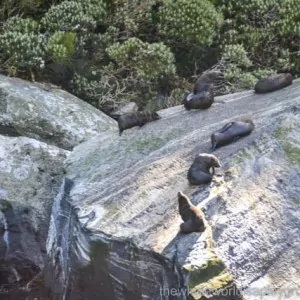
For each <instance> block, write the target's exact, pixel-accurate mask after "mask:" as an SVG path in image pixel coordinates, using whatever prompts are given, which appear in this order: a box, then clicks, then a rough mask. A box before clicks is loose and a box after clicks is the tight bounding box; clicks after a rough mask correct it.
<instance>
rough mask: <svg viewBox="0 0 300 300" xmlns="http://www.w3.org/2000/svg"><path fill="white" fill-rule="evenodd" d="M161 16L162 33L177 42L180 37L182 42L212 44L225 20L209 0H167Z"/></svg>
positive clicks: (160, 27)
mask: <svg viewBox="0 0 300 300" xmlns="http://www.w3.org/2000/svg"><path fill="white" fill-rule="evenodd" d="M159 16H160V24H159V30H160V33H161V34H162V35H163V36H165V37H166V38H167V39H168V40H170V39H172V41H173V42H174V43H175V44H176V43H177V41H178V39H179V42H180V43H187V42H188V43H195V42H196V43H200V44H202V45H211V44H212V42H213V39H214V37H216V35H217V34H218V30H219V28H220V26H221V24H222V20H223V18H222V14H220V13H219V12H217V11H216V9H215V7H214V5H213V4H211V3H210V2H209V1H207V0H178V1H172V0H166V1H164V2H163V5H162V6H161V8H160V12H159ZM172 41H171V42H172Z"/></svg>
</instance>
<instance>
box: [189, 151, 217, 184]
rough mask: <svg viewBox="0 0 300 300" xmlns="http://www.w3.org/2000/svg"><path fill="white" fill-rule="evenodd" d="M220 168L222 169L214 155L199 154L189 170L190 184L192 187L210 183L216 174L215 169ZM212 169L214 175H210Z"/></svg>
mask: <svg viewBox="0 0 300 300" xmlns="http://www.w3.org/2000/svg"><path fill="white" fill-rule="evenodd" d="M219 167H221V163H220V161H219V160H218V159H217V158H216V157H215V156H214V155H212V154H206V153H201V154H199V155H198V156H197V157H196V158H195V160H194V162H193V163H192V165H191V166H190V168H189V170H188V174H187V178H188V180H189V183H190V184H192V185H199V184H203V183H209V182H210V181H211V180H212V177H213V175H214V174H215V168H219ZM210 169H212V173H210Z"/></svg>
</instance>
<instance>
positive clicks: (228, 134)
mask: <svg viewBox="0 0 300 300" xmlns="http://www.w3.org/2000/svg"><path fill="white" fill-rule="evenodd" d="M253 129H254V124H253V122H252V121H251V120H243V121H235V122H230V123H227V124H225V125H224V126H223V127H222V128H221V129H220V130H218V131H217V132H215V133H213V134H212V135H211V147H212V150H215V149H216V148H218V147H220V146H224V145H227V144H230V143H232V142H233V141H235V140H237V139H239V138H241V137H244V136H246V135H249V134H250V133H251V132H252V130H253Z"/></svg>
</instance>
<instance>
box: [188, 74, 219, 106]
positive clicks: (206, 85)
mask: <svg viewBox="0 0 300 300" xmlns="http://www.w3.org/2000/svg"><path fill="white" fill-rule="evenodd" d="M219 74H220V73H219V72H216V71H210V72H205V73H203V74H202V75H201V76H200V77H199V78H198V79H197V81H196V83H195V85H194V89H193V92H192V93H186V94H185V95H184V99H183V105H184V107H185V109H187V110H190V109H207V108H209V107H211V105H212V104H213V103H214V85H213V82H214V80H215V79H216V77H217V76H218V75H219Z"/></svg>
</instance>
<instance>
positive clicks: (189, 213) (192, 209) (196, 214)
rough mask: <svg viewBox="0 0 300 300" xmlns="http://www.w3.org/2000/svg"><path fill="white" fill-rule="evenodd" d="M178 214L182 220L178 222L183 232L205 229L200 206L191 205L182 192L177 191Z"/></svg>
mask: <svg viewBox="0 0 300 300" xmlns="http://www.w3.org/2000/svg"><path fill="white" fill-rule="evenodd" d="M177 196H178V205H179V214H180V216H181V218H182V220H183V221H184V222H183V223H181V224H180V230H181V232H183V233H191V232H203V231H204V230H205V224H204V214H203V212H202V211H201V209H200V208H198V207H197V206H195V205H193V204H192V203H191V201H190V199H189V198H188V197H187V196H186V195H184V194H183V193H182V192H178V194H177Z"/></svg>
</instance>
